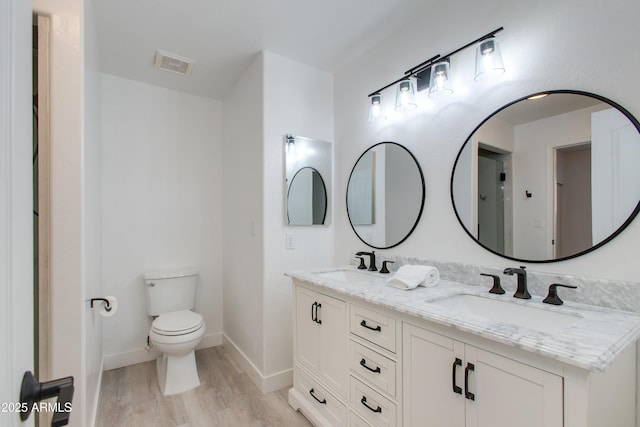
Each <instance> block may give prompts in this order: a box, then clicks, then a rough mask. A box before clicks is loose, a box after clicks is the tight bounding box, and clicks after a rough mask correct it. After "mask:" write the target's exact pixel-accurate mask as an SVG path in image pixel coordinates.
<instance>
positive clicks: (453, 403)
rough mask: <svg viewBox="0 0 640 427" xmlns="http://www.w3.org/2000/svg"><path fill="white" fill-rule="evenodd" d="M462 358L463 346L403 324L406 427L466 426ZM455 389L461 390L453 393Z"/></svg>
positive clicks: (404, 414)
mask: <svg viewBox="0 0 640 427" xmlns="http://www.w3.org/2000/svg"><path fill="white" fill-rule="evenodd" d="M463 358H464V345H463V344H462V343H460V342H457V341H454V340H452V339H450V338H447V337H445V336H442V335H439V334H435V333H433V332H429V331H426V330H424V329H421V328H418V327H415V326H412V325H408V324H405V325H404V329H403V359H402V363H403V365H402V370H403V390H404V398H403V417H404V418H403V419H404V424H405V425H406V426H407V427H408V426H416V427H417V426H434V427H462V426H464V423H465V418H464V411H465V398H464V395H463V393H464V391H463V390H464V386H463V371H464V366H462V361H463ZM457 361H459V362H458V363H456V362H457ZM454 386H455V387H460V389H458V388H456V391H454ZM513 425H518V424H513Z"/></svg>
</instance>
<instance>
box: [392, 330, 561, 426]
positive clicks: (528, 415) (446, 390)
mask: <svg viewBox="0 0 640 427" xmlns="http://www.w3.org/2000/svg"><path fill="white" fill-rule="evenodd" d="M403 346H404V358H403V367H404V419H405V422H406V425H407V426H420V425H428V426H439V427H463V426H473V427H501V426H504V427H512V426H518V427H543V426H544V427H561V426H562V425H563V383H562V377H560V376H558V375H554V374H551V373H549V372H545V371H543V370H540V369H537V368H534V367H531V366H528V365H526V364H523V363H520V362H517V361H515V360H511V359H509V358H506V357H502V356H500V355H497V354H494V353H492V352H488V351H485V350H482V349H480V348H476V347H474V346H471V345H468V344H465V343H463V342H461V341H457V340H454V339H451V338H449V337H447V336H444V335H440V334H437V333H434V332H431V331H428V330H426V329H423V328H420V327H417V326H414V325H411V324H405V325H404V330H403Z"/></svg>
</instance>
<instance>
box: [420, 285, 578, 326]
mask: <svg viewBox="0 0 640 427" xmlns="http://www.w3.org/2000/svg"><path fill="white" fill-rule="evenodd" d="M429 303H431V304H435V305H437V306H439V307H445V308H448V309H450V310H453V311H456V312H464V313H469V314H473V315H475V316H478V317H483V318H485V319H487V320H490V321H494V322H502V323H511V324H513V325H517V326H522V327H525V328H528V329H533V330H536V331H540V332H546V333H550V334H552V333H557V332H559V331H561V330H562V329H564V328H566V327H568V326H570V325H572V324H573V323H575V322H577V321H578V320H580V318H581V317H580V316H579V315H578V314H574V313H568V312H558V311H555V310H554V311H552V310H547V309H545V308H542V307H541V308H537V307H532V306H530V305H524V304H517V303H514V302H509V301H503V300H497V299H491V298H485V297H481V296H477V295H469V294H462V295H454V296H451V297H447V298H442V299H439V300H433V301H429Z"/></svg>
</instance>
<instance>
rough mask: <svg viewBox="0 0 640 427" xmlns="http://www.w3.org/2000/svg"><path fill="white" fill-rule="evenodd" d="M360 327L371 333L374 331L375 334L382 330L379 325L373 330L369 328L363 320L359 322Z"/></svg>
mask: <svg viewBox="0 0 640 427" xmlns="http://www.w3.org/2000/svg"><path fill="white" fill-rule="evenodd" d="M360 326H362V327H363V328H367V329H369V330H371V331H376V332H380V331H382V328H381V327H380V325H378V326H376V327H375V328H372V327H371V326H369V325H367V321H366V320H363V321H362V322H360Z"/></svg>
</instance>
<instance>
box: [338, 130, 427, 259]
mask: <svg viewBox="0 0 640 427" xmlns="http://www.w3.org/2000/svg"><path fill="white" fill-rule="evenodd" d="M424 194H425V191H424V176H423V175H422V169H420V165H419V164H418V161H417V160H416V158H415V157H414V156H413V154H411V152H410V151H409V150H407V149H406V148H405V147H403V146H402V145H400V144H397V143H395V142H381V143H378V144H376V145H374V146H372V147H370V148H369V149H368V150H367V151H365V152H364V153H363V154H362V155H361V156H360V158H359V159H358V161H357V162H356V164H355V166H354V167H353V170H352V171H351V176H350V177H349V184H348V185H347V215H348V216H349V222H350V223H351V227H353V231H355V233H356V234H357V235H358V237H359V238H360V240H362V241H363V242H364V243H366V244H367V245H369V246H371V247H373V248H376V249H388V248H392V247H394V246H397V245H399V244H400V243H402V242H403V241H404V240H405V239H406V238H407V237H409V235H410V234H411V232H412V231H413V230H414V228H415V227H416V225H417V224H418V221H419V220H420V216H421V215H422V209H423V206H424Z"/></svg>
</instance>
